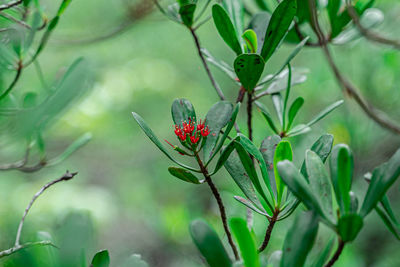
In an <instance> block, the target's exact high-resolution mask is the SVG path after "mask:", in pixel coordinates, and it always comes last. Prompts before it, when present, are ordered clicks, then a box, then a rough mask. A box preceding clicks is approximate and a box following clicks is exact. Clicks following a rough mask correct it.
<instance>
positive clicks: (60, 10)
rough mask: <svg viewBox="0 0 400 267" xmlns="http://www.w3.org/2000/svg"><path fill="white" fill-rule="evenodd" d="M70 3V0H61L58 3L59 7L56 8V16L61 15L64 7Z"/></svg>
mask: <svg viewBox="0 0 400 267" xmlns="http://www.w3.org/2000/svg"><path fill="white" fill-rule="evenodd" d="M70 3H71V0H63V1H62V3H61V5H60V8H59V9H58V12H57V16H61V15H62V14H63V13H64V11H65V9H67V7H68V6H69V4H70Z"/></svg>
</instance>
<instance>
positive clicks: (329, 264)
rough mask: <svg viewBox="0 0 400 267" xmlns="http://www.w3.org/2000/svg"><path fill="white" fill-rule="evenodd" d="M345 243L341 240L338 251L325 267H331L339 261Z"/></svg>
mask: <svg viewBox="0 0 400 267" xmlns="http://www.w3.org/2000/svg"><path fill="white" fill-rule="evenodd" d="M344 245H345V243H344V242H343V241H342V240H341V239H340V238H339V243H338V247H337V249H336V252H335V254H334V255H333V256H332V258H331V259H330V260H329V262H328V263H327V264H326V265H325V267H331V266H333V264H334V263H335V262H336V261H337V260H338V259H339V256H340V254H342V251H343V248H344Z"/></svg>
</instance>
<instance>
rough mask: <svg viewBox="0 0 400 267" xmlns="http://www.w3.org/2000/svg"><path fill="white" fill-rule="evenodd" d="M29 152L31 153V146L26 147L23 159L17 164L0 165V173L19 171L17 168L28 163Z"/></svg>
mask: <svg viewBox="0 0 400 267" xmlns="http://www.w3.org/2000/svg"><path fill="white" fill-rule="evenodd" d="M30 151H31V146H30V145H28V147H27V148H26V151H25V155H24V158H23V159H21V160H19V161H17V162H14V163H8V164H3V165H0V171H6V170H14V169H19V168H22V167H24V166H25V165H26V164H27V163H28V158H29V153H30Z"/></svg>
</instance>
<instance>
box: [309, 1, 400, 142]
mask: <svg viewBox="0 0 400 267" xmlns="http://www.w3.org/2000/svg"><path fill="white" fill-rule="evenodd" d="M309 6H310V13H311V20H312V23H311V26H312V28H313V30H314V32H315V33H316V35H317V36H318V40H319V42H320V44H321V47H322V49H323V51H324V54H325V57H326V58H327V60H328V63H329V66H330V67H331V69H332V71H333V73H334V74H335V77H336V80H337V81H338V83H339V85H340V86H341V87H342V89H343V90H344V91H345V92H346V93H347V95H348V96H350V97H352V98H353V99H354V100H355V101H356V103H357V104H358V105H359V106H360V107H361V108H362V110H363V111H364V113H365V114H367V116H368V117H370V118H371V119H372V120H374V121H375V122H376V123H378V124H379V125H380V126H381V127H383V128H386V129H388V130H390V131H392V132H394V133H396V134H400V126H398V125H397V124H396V123H394V122H392V121H391V120H390V119H389V118H388V117H387V115H386V114H385V113H383V112H382V111H380V110H378V109H376V108H375V107H374V106H372V105H371V104H370V103H369V102H367V101H366V100H365V99H364V98H363V96H362V95H361V94H360V92H359V90H358V88H356V87H355V86H354V85H353V84H352V83H351V82H350V81H349V80H347V78H345V77H344V76H343V75H342V73H341V72H340V70H339V68H338V66H337V65H336V64H335V62H334V60H333V57H332V55H331V53H330V51H329V48H328V46H327V44H326V38H325V35H324V33H323V32H322V30H321V27H320V25H319V22H318V17H317V12H316V7H315V3H314V1H313V0H309Z"/></svg>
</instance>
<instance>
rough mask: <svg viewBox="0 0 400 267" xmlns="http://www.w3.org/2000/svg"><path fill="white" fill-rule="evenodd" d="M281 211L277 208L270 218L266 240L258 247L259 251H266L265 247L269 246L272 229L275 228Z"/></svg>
mask: <svg viewBox="0 0 400 267" xmlns="http://www.w3.org/2000/svg"><path fill="white" fill-rule="evenodd" d="M278 215H279V211H278V210H275V211H274V214H273V215H272V218H271V219H270V220H269V225H268V228H267V231H266V232H265V237H264V241H263V242H262V244H261V246H260V247H259V248H258V253H260V252H262V251H264V249H265V248H266V247H267V246H268V243H269V240H270V239H271V234H272V230H273V229H274V226H275V223H276V221H277V219H278Z"/></svg>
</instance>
